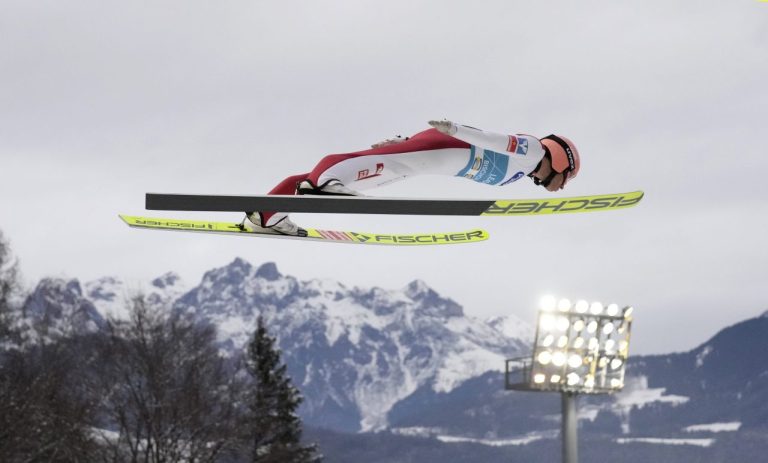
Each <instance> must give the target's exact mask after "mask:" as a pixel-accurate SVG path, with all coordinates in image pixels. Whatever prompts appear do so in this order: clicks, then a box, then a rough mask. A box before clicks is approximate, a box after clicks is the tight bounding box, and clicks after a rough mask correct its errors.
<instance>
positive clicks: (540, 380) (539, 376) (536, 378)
mask: <svg viewBox="0 0 768 463" xmlns="http://www.w3.org/2000/svg"><path fill="white" fill-rule="evenodd" d="M546 379H547V376H546V375H544V374H542V373H537V374H536V375H534V376H533V382H534V383H536V384H542V383H543V382H544V381H546Z"/></svg>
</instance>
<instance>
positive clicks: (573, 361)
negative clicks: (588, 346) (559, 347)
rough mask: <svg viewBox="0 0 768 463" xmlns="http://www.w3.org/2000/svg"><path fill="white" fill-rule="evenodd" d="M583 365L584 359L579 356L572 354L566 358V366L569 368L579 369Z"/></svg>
mask: <svg viewBox="0 0 768 463" xmlns="http://www.w3.org/2000/svg"><path fill="white" fill-rule="evenodd" d="M583 364H584V359H582V358H581V356H580V355H576V354H573V355H571V356H570V357H569V358H568V366H569V367H571V368H579V367H580V366H582V365H583Z"/></svg>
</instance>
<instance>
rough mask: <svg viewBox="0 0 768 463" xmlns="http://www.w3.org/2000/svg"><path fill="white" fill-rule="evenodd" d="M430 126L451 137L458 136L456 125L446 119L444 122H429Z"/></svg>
mask: <svg viewBox="0 0 768 463" xmlns="http://www.w3.org/2000/svg"><path fill="white" fill-rule="evenodd" d="M429 125H431V126H432V127H434V128H436V129H437V130H438V131H439V132H442V133H444V134H446V135H451V136H453V135H456V131H457V130H458V129H457V128H456V124H454V123H453V122H451V121H448V120H445V119H443V120H442V121H429Z"/></svg>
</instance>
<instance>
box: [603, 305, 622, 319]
mask: <svg viewBox="0 0 768 463" xmlns="http://www.w3.org/2000/svg"><path fill="white" fill-rule="evenodd" d="M605 313H606V315H610V316H611V317H615V316H616V315H618V314H619V306H618V305H617V304H609V305H608V307H607V308H606V309H605Z"/></svg>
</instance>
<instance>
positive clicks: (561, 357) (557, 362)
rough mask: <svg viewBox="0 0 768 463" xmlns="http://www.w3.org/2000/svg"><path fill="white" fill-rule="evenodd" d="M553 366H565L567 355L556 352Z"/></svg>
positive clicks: (553, 355)
mask: <svg viewBox="0 0 768 463" xmlns="http://www.w3.org/2000/svg"><path fill="white" fill-rule="evenodd" d="M552 365H554V366H556V367H561V366H563V365H565V354H564V353H562V352H555V353H554V354H552Z"/></svg>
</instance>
